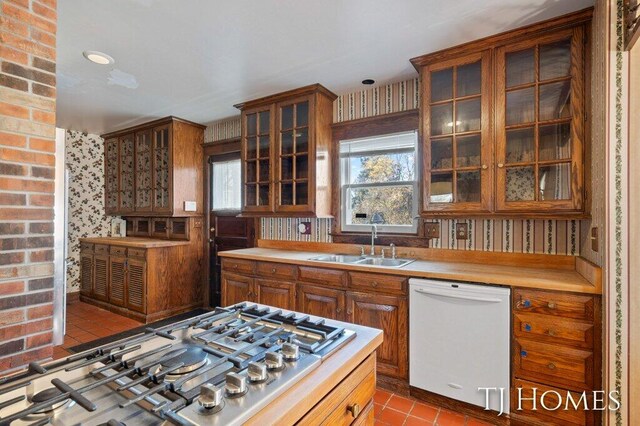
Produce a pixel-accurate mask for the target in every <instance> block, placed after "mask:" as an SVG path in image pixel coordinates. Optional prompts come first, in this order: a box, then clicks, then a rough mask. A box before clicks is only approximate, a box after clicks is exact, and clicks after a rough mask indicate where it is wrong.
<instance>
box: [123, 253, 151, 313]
mask: <svg viewBox="0 0 640 426" xmlns="http://www.w3.org/2000/svg"><path fill="white" fill-rule="evenodd" d="M146 294H147V262H145V261H144V260H139V259H131V258H129V259H128V260H127V308H129V309H131V310H133V311H137V312H141V313H146V304H145V301H146V299H147V297H146Z"/></svg>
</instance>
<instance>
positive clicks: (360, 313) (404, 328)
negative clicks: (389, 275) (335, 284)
mask: <svg viewBox="0 0 640 426" xmlns="http://www.w3.org/2000/svg"><path fill="white" fill-rule="evenodd" d="M346 307H347V315H346V318H347V321H348V322H352V323H355V324H360V325H364V326H367V327H373V328H379V329H381V330H382V331H383V333H384V341H383V342H382V345H380V347H379V348H378V350H377V351H376V354H377V361H378V371H379V372H380V373H382V374H385V375H387V376H391V377H397V378H401V379H406V378H407V377H408V376H407V374H408V367H409V351H408V340H407V335H408V334H409V329H408V322H407V320H408V316H409V310H408V307H407V300H406V298H405V297H398V296H383V295H378V294H367V293H355V292H350V291H349V292H347V294H346Z"/></svg>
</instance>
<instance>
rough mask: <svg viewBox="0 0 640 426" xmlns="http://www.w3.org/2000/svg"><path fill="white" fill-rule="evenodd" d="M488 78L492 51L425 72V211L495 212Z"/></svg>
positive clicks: (433, 66)
mask: <svg viewBox="0 0 640 426" xmlns="http://www.w3.org/2000/svg"><path fill="white" fill-rule="evenodd" d="M489 74H490V54H489V52H488V51H486V52H480V53H477V54H472V55H468V56H465V57H462V58H456V59H452V60H446V61H443V62H437V63H433V64H430V65H428V66H426V67H425V69H424V70H423V71H422V72H421V77H422V84H423V91H422V93H423V94H424V97H423V99H422V102H423V103H422V108H423V111H424V114H423V181H424V190H423V206H422V210H423V212H468V211H476V212H482V211H489V210H490V209H491V167H490V165H491V160H492V141H491V133H490V124H489V123H490V119H489V113H490V96H491V95H490V89H489V88H490V86H489V82H488V79H489Z"/></svg>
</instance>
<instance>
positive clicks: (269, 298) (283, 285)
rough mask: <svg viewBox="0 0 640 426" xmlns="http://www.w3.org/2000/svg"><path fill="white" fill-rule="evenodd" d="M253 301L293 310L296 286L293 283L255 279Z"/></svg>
mask: <svg viewBox="0 0 640 426" xmlns="http://www.w3.org/2000/svg"><path fill="white" fill-rule="evenodd" d="M254 294H255V301H256V302H258V303H261V304H263V305H269V306H277V307H278V308H282V309H288V310H295V308H296V288H295V284H294V283H288V282H283V281H271V280H260V279H258V280H256V281H255V291H254Z"/></svg>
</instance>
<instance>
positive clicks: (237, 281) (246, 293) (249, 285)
mask: <svg viewBox="0 0 640 426" xmlns="http://www.w3.org/2000/svg"><path fill="white" fill-rule="evenodd" d="M253 287H254V285H253V278H251V277H246V276H243V275H235V274H229V273H223V274H222V306H231V305H235V304H237V303H240V302H245V301H253Z"/></svg>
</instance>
